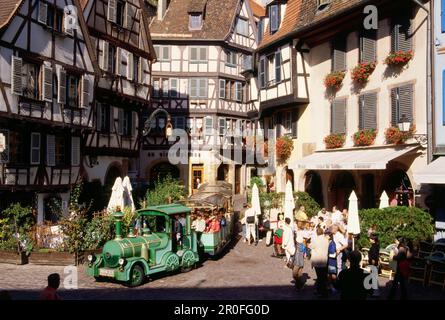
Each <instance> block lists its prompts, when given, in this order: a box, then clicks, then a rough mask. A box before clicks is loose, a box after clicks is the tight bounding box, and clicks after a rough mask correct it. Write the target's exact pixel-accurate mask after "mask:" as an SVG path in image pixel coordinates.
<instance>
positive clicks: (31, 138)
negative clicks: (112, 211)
mask: <svg viewBox="0 0 445 320" xmlns="http://www.w3.org/2000/svg"><path fill="white" fill-rule="evenodd" d="M80 12H81V8H80V4H79V2H78V1H77V0H74V1H72V0H65V1H60V0H59V1H56V0H47V1H46V0H39V1H37V0H20V1H18V0H16V1H11V0H8V1H0V71H1V72H0V132H1V133H2V134H3V135H4V136H5V140H6V148H5V150H4V151H3V152H2V153H1V154H0V160H1V161H0V165H1V170H0V203H1V207H4V206H6V205H8V204H9V203H11V202H18V201H20V202H21V203H22V204H24V205H32V206H33V207H35V208H36V209H37V211H38V221H39V222H41V221H43V220H52V219H55V218H56V217H52V216H51V210H50V209H49V207H50V206H51V205H58V206H60V207H61V208H60V209H61V210H62V211H64V212H66V209H67V207H68V199H69V191H70V189H71V187H72V186H73V184H75V183H76V182H78V181H79V180H80V179H81V178H82V176H83V174H84V170H83V166H82V153H81V150H82V147H83V140H82V133H83V132H84V131H85V130H90V129H92V128H93V118H92V115H91V110H92V102H93V100H94V91H93V87H94V79H95V72H96V71H98V70H95V69H96V64H95V58H94V52H93V51H92V46H91V43H90V42H89V38H88V34H87V30H86V25H85V21H84V20H83V18H82V15H81V14H79V13H80Z"/></svg>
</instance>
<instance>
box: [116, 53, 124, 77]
mask: <svg viewBox="0 0 445 320" xmlns="http://www.w3.org/2000/svg"><path fill="white" fill-rule="evenodd" d="M123 54H124V52H123V50H122V48H119V47H117V48H116V74H118V75H122V55H123Z"/></svg>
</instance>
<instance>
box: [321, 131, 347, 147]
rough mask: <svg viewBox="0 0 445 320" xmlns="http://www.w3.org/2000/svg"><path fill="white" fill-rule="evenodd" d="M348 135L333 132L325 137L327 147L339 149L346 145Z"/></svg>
mask: <svg viewBox="0 0 445 320" xmlns="http://www.w3.org/2000/svg"><path fill="white" fill-rule="evenodd" d="M345 142H346V136H345V135H344V134H342V133H333V134H330V135H328V136H327V137H325V138H324V143H325V145H326V149H338V148H341V147H343V146H344V144H345Z"/></svg>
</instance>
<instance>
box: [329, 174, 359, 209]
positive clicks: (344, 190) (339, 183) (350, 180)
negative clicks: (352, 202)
mask: <svg viewBox="0 0 445 320" xmlns="http://www.w3.org/2000/svg"><path fill="white" fill-rule="evenodd" d="M355 187H356V185H355V181H354V177H353V176H352V174H351V173H350V172H349V171H341V172H338V173H336V174H334V177H333V179H332V184H331V192H329V197H330V207H332V206H337V208H338V209H339V210H343V209H345V208H348V206H349V196H350V195H351V192H352V190H354V189H355Z"/></svg>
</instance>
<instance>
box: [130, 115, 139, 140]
mask: <svg viewBox="0 0 445 320" xmlns="http://www.w3.org/2000/svg"><path fill="white" fill-rule="evenodd" d="M137 124H138V123H137V113H136V112H134V111H132V112H131V135H132V136H133V137H134V136H135V135H136V127H137V126H138V125H137Z"/></svg>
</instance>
